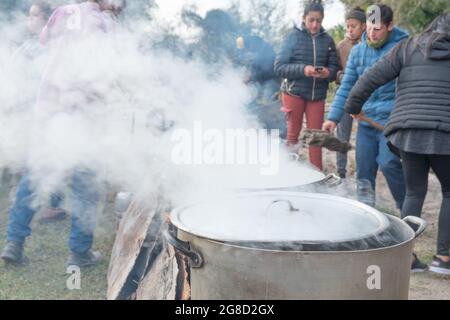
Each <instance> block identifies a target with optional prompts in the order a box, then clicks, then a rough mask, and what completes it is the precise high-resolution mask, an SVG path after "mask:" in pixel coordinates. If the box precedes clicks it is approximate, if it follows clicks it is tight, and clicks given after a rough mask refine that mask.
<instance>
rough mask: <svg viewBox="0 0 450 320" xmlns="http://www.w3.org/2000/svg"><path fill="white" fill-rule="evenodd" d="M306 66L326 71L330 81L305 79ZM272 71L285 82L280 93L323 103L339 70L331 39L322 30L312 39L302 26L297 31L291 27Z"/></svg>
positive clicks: (334, 47)
mask: <svg viewBox="0 0 450 320" xmlns="http://www.w3.org/2000/svg"><path fill="white" fill-rule="evenodd" d="M307 65H311V66H316V67H326V68H328V69H329V70H330V77H329V78H328V79H315V78H311V77H306V76H305V74H304V69H305V67H306V66H307ZM274 69H275V73H276V74H277V76H279V77H280V78H283V79H285V81H284V83H283V86H282V91H284V92H287V93H289V94H291V95H295V96H300V97H302V98H304V99H307V100H311V101H317V100H324V99H326V97H327V91H328V85H329V83H330V82H333V81H335V80H336V74H337V72H338V70H339V65H338V60H337V55H336V45H335V43H334V40H333V38H331V37H330V36H329V35H328V34H327V33H326V32H325V30H324V29H323V28H322V29H321V30H320V32H319V34H317V35H316V36H314V37H313V36H312V35H311V34H310V33H309V32H308V30H307V29H306V27H305V25H304V24H303V25H302V27H301V29H299V28H297V27H294V30H293V31H292V32H291V33H290V34H289V35H288V36H287V38H286V39H285V40H284V43H283V45H282V48H281V50H280V52H279V53H278V55H277V57H276V59H275V65H274Z"/></svg>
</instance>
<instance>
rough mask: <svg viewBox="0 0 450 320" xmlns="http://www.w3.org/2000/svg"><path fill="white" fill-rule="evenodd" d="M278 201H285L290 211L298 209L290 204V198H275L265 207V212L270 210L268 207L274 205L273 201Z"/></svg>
mask: <svg viewBox="0 0 450 320" xmlns="http://www.w3.org/2000/svg"><path fill="white" fill-rule="evenodd" d="M278 202H286V203H287V204H288V206H289V211H291V212H296V211H300V210H299V209H298V208H296V207H294V205H293V204H292V202H291V201H290V200H287V199H277V200H273V201H272V202H271V203H270V204H269V205H268V206H267V208H266V213H267V212H268V211H269V210H270V208H271V207H272V205H274V204H275V203H278Z"/></svg>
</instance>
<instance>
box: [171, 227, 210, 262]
mask: <svg viewBox="0 0 450 320" xmlns="http://www.w3.org/2000/svg"><path fill="white" fill-rule="evenodd" d="M173 232H174V231H171V230H170V229H166V230H164V231H163V234H164V237H165V238H166V240H167V242H168V243H169V244H170V245H172V246H173V247H174V248H175V249H177V250H178V251H180V252H181V253H182V254H184V255H185V256H186V257H188V258H189V262H190V266H191V267H192V268H201V267H202V266H203V257H202V255H201V254H200V252H198V251H196V250H193V249H192V247H191V245H190V243H189V242H184V241H181V240H180V239H178V238H177V237H176V236H175V235H173V234H172V233H173Z"/></svg>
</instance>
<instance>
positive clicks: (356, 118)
mask: <svg viewBox="0 0 450 320" xmlns="http://www.w3.org/2000/svg"><path fill="white" fill-rule="evenodd" d="M350 116H351V117H352V118H353V119H355V120H358V121H360V120H361V118H362V117H363V116H364V113H362V112H361V113H360V114H351V115H350Z"/></svg>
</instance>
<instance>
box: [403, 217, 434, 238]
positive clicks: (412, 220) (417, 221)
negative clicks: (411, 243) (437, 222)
mask: <svg viewBox="0 0 450 320" xmlns="http://www.w3.org/2000/svg"><path fill="white" fill-rule="evenodd" d="M403 221H405V222H406V223H407V224H408V225H409V226H410V227H411V225H413V226H417V229H413V230H415V233H416V236H415V238H417V237H419V236H420V235H421V234H422V233H423V232H424V231H425V229H426V228H427V225H428V224H427V222H426V221H425V220H423V219H422V218H419V217H415V216H407V217H405V218H403ZM411 228H412V227H411Z"/></svg>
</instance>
